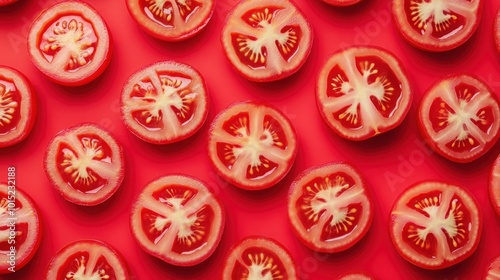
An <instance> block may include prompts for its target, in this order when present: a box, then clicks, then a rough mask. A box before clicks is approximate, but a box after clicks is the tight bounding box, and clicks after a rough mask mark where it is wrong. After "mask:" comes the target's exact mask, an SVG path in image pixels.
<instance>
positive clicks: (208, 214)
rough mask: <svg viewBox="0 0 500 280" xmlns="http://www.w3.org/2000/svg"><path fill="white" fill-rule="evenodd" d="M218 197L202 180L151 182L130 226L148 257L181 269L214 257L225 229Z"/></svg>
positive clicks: (180, 177)
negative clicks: (150, 256) (153, 257)
mask: <svg viewBox="0 0 500 280" xmlns="http://www.w3.org/2000/svg"><path fill="white" fill-rule="evenodd" d="M224 221H225V216H224V212H223V209H222V207H221V205H220V203H219V201H218V200H217V198H216V197H215V196H214V195H213V194H212V193H211V191H210V190H209V189H208V188H207V186H206V185H205V184H204V183H203V182H201V181H199V180H198V179H195V178H192V177H188V176H185V175H168V176H164V177H161V178H158V179H156V180H154V181H152V182H151V183H149V184H148V185H147V186H146V188H145V189H144V190H143V191H142V193H141V194H140V195H139V197H138V199H137V201H136V202H135V204H134V206H133V207H132V215H131V222H130V226H131V228H132V235H133V236H134V238H135V240H136V241H137V243H138V244H139V246H140V247H141V248H142V249H143V250H144V251H146V252H147V253H148V254H150V255H152V256H155V257H157V258H159V259H161V260H163V261H165V262H167V263H170V264H173V265H177V266H192V265H196V264H199V263H201V262H202V261H204V260H206V259H207V258H208V257H210V256H211V255H212V253H213V252H214V250H215V248H216V247H217V245H218V244H219V241H220V239H221V235H222V232H223V230H224Z"/></svg>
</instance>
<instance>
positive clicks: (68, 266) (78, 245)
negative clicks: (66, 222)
mask: <svg viewBox="0 0 500 280" xmlns="http://www.w3.org/2000/svg"><path fill="white" fill-rule="evenodd" d="M127 270H128V269H127V265H126V264H125V262H124V261H123V257H122V256H121V255H120V253H119V252H118V251H116V250H115V249H114V248H113V247H111V245H109V244H107V243H104V242H102V241H99V240H79V241H75V242H72V243H70V244H68V245H66V246H65V247H64V248H62V249H61V250H59V251H58V252H57V253H56V255H55V256H54V257H53V258H52V260H51V261H50V263H49V266H48V269H47V274H46V278H45V279H48V280H53V279H54V280H55V279H75V280H76V279H96V280H97V279H106V280H128V279H130V278H131V277H130V276H129V274H128V271H127Z"/></svg>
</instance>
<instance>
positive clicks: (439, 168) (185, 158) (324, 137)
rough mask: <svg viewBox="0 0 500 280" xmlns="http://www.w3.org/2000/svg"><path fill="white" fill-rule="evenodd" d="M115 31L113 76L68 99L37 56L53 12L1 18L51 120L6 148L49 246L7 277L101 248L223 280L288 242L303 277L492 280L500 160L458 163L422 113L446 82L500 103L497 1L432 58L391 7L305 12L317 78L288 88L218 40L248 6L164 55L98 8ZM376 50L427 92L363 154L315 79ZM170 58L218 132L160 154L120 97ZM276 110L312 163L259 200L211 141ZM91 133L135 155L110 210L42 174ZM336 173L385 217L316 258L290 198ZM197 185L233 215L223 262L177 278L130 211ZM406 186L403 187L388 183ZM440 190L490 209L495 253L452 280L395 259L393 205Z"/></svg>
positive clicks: (4, 154)
mask: <svg viewBox="0 0 500 280" xmlns="http://www.w3.org/2000/svg"><path fill="white" fill-rule="evenodd" d="M88 2H89V3H90V4H91V5H92V6H94V7H95V8H96V9H97V10H98V11H99V12H100V13H101V15H102V16H103V17H104V19H105V20H106V21H107V23H108V26H109V29H110V32H111V34H112V37H113V40H114V47H113V51H114V56H113V58H112V61H111V64H110V65H109V67H108V69H107V70H106V71H105V72H104V73H103V75H102V76H101V77H99V78H98V79H97V80H95V81H94V82H92V83H90V84H88V85H86V86H83V87H78V88H65V87H61V86H59V85H56V84H54V83H51V82H50V81H48V80H47V79H46V78H45V77H44V76H43V75H42V74H41V73H39V72H38V71H37V69H36V68H35V67H34V66H33V64H32V63H31V61H30V59H29V57H28V53H27V51H26V35H27V32H28V26H29V24H30V23H31V22H32V20H33V19H34V17H35V16H36V14H38V13H39V12H40V10H41V9H42V8H44V7H48V6H49V5H51V4H52V3H54V1H51V0H39V1H36V0H32V1H29V0H19V3H17V4H14V5H12V6H8V7H3V8H0V34H1V44H0V64H3V65H8V66H11V67H14V68H16V69H18V70H20V71H21V72H23V73H24V74H26V76H27V77H29V79H30V80H31V82H32V83H33V85H34V88H35V90H36V94H37V96H38V101H39V108H40V110H39V114H38V120H37V123H36V126H35V127H34V129H33V131H32V133H31V135H30V136H29V137H28V138H27V139H26V140H25V141H23V142H22V143H20V144H18V145H15V146H13V147H9V148H4V149H0V181H6V180H7V167H8V166H11V165H13V166H15V167H16V168H17V185H18V187H19V188H21V189H23V190H25V191H27V192H28V193H29V194H30V195H31V197H32V198H33V199H34V200H35V201H36V203H37V204H38V206H39V208H40V212H41V213H40V214H41V215H42V219H43V222H44V226H45V227H44V230H43V235H44V236H43V241H42V244H41V246H40V248H39V250H38V253H37V254H36V255H35V256H34V258H33V259H32V261H31V262H30V263H29V264H28V265H27V266H26V267H25V268H23V269H22V270H20V271H19V272H17V273H16V274H15V275H10V276H1V279H42V278H43V276H42V275H44V271H45V268H46V266H47V264H48V262H49V259H50V258H52V256H53V255H54V254H55V252H56V251H57V250H59V249H60V248H61V247H62V246H64V245H65V244H67V243H69V242H71V241H74V240H77V239H84V238H85V239H88V238H95V239H100V240H103V241H106V242H108V243H110V244H111V245H113V246H114V247H115V248H116V249H117V250H118V251H120V252H121V253H122V254H123V255H124V257H125V259H126V260H127V263H128V265H129V267H130V273H131V274H132V275H133V277H132V278H133V279H218V278H219V275H220V272H221V270H222V265H223V262H224V258H225V256H226V255H227V253H228V250H229V248H230V247H231V246H232V244H234V243H235V242H236V241H237V240H240V239H241V238H244V237H246V236H248V235H255V234H262V235H265V236H269V237H272V238H275V239H277V240H279V241H280V242H281V243H282V244H283V245H284V246H286V247H287V248H288V249H289V250H290V252H291V253H292V255H293V258H294V259H295V261H296V265H297V268H298V270H299V272H300V277H301V279H327V278H329V279H332V278H333V279H334V278H336V277H337V276H338V275H340V274H343V273H346V272H351V271H364V272H367V273H370V274H372V275H374V276H376V277H377V278H379V279H479V278H480V275H482V273H483V270H484V269H485V267H486V264H487V262H488V261H489V260H491V259H492V258H493V257H495V256H496V255H498V254H499V253H500V239H499V238H498V237H499V235H500V218H499V217H497V216H495V213H494V212H493V209H492V207H491V206H490V203H489V200H488V193H487V184H488V182H487V179H488V173H489V169H490V167H491V164H492V163H493V160H494V158H495V157H496V156H497V155H498V154H499V152H500V147H499V145H498V144H497V145H496V146H495V147H494V148H493V149H492V150H491V151H490V152H489V153H488V154H486V155H485V156H483V157H482V158H480V159H479V160H477V161H475V162H473V163H470V164H455V163H452V162H450V161H447V160H446V159H444V158H441V157H440V156H438V155H436V154H433V153H432V152H430V151H428V150H426V148H425V147H424V146H422V145H421V143H422V140H421V137H420V135H419V133H418V131H417V121H416V108H417V106H418V104H419V102H420V100H421V97H422V94H423V92H424V91H425V90H426V89H427V88H428V87H429V86H430V85H431V84H432V83H434V82H435V81H437V80H438V79H440V78H441V77H443V75H445V74H451V73H456V72H467V73H475V74H477V75H479V76H480V77H481V78H483V79H484V80H485V81H486V82H487V83H488V84H489V85H490V86H491V87H492V88H493V89H494V90H495V91H496V92H499V91H500V75H499V69H500V55H499V54H497V53H496V52H495V49H494V44H493V35H492V34H493V19H494V16H495V12H496V10H497V8H498V7H499V6H500V3H499V1H498V0H494V1H484V2H485V3H484V4H485V5H484V10H483V19H482V21H481V24H480V27H479V30H478V31H477V32H476V34H475V35H474V36H473V37H472V38H471V40H469V41H468V42H467V43H466V44H465V45H463V46H461V47H460V48H458V49H456V50H454V51H451V52H448V53H444V54H430V53H426V52H422V51H419V50H416V49H415V48H413V47H411V46H410V45H408V44H407V43H406V42H405V41H403V40H402V38H401V37H400V36H399V34H398V33H397V30H395V27H394V25H393V23H392V19H391V18H390V9H389V5H388V3H389V1H386V0H374V1H369V0H366V1H364V2H365V3H362V4H360V5H357V6H355V7H351V8H342V9H341V8H333V7H329V6H327V5H325V4H323V3H321V2H320V1H319V0H308V1H307V0H297V1H296V3H297V5H298V6H299V7H300V9H301V10H302V11H303V12H304V14H305V15H306V17H307V18H308V19H309V20H310V22H311V23H312V26H313V28H314V35H315V38H314V40H315V41H314V45H313V47H312V52H311V56H310V57H309V59H308V60H307V62H306V64H305V65H304V67H303V68H302V69H301V70H300V71H299V72H298V73H297V74H295V75H294V76H292V77H290V78H288V79H286V80H284V81H281V82H275V83H269V84H256V83H252V82H249V81H247V80H245V79H243V78H242V77H240V76H239V75H238V74H237V73H235V72H234V71H233V70H232V69H231V67H230V66H229V64H228V63H227V61H226V60H225V58H224V56H223V52H222V50H221V44H220V41H219V34H220V31H221V28H222V21H223V19H224V17H225V16H226V14H227V12H228V10H229V9H230V8H231V7H232V6H233V5H234V3H235V2H236V1H232V0H218V2H217V5H216V11H215V14H214V16H213V18H212V20H211V21H210V23H209V24H208V26H207V27H206V29H205V30H203V31H202V32H201V33H200V34H199V35H198V36H196V37H195V38H193V39H191V40H189V41H186V42H181V43H176V44H172V43H165V42H162V41H159V40H156V39H154V38H152V37H149V36H148V35H146V34H145V33H143V32H142V31H141V30H140V29H139V27H138V26H137V25H136V24H135V22H134V21H133V20H132V19H131V18H130V16H129V14H128V12H127V10H126V6H125V1H123V0H121V1H96V0H90V1H88ZM352 44H373V45H377V46H381V47H384V48H386V49H389V50H391V51H392V52H393V53H394V54H395V55H396V56H397V57H399V58H400V59H401V61H402V62H403V65H404V66H405V67H406V69H407V71H408V73H409V79H410V81H411V82H412V85H413V88H414V90H415V99H414V104H413V106H412V108H411V110H410V112H409V115H408V117H407V118H406V120H405V121H404V122H403V124H402V125H401V126H400V127H399V128H397V129H395V130H393V131H391V132H389V133H386V134H383V135H381V136H379V137H376V138H375V139H372V140H368V141H364V142H360V143H354V142H350V141H347V140H343V139H342V138H340V137H338V136H337V135H335V134H334V133H333V132H331V131H330V130H329V128H328V127H327V126H326V125H325V124H324V123H323V121H322V119H321V118H320V115H319V113H318V111H317V108H316V103H315V99H314V88H315V80H316V76H317V74H318V72H319V69H320V67H321V66H322V65H323V63H324V62H325V61H326V59H327V58H328V56H329V55H330V54H331V53H333V52H334V51H336V50H337V49H338V48H339V47H342V46H347V45H352ZM160 60H177V61H179V62H183V63H188V64H190V65H193V66H194V67H195V68H197V69H198V70H199V71H200V72H201V74H202V75H203V76H204V77H205V79H206V81H207V84H208V88H209V93H210V97H211V103H210V113H209V116H208V119H207V123H206V124H205V125H204V126H203V128H202V129H201V131H200V132H199V133H197V134H196V135H194V136H193V137H192V138H190V139H188V140H186V141H184V142H182V143H178V144H173V145H168V146H154V145H150V144H147V143H145V142H143V141H141V140H139V139H138V138H136V137H135V136H134V135H132V134H131V133H130V132H129V131H128V130H127V129H126V128H125V126H124V124H123V123H122V120H121V117H120V114H119V96H120V92H121V87H122V86H123V84H124V83H125V81H126V79H127V77H128V76H129V75H131V74H132V73H133V72H135V71H136V70H138V69H140V68H141V67H143V66H145V65H148V64H150V63H153V62H156V61H160ZM249 99H252V100H264V101H267V102H269V103H272V104H274V105H275V106H277V107H278V108H279V109H281V110H282V111H283V112H284V113H285V114H286V115H287V116H288V117H289V118H290V119H291V121H292V123H293V125H294V126H295V129H296V131H297V133H298V140H299V152H298V155H297V160H296V162H295V165H294V166H293V168H292V170H291V172H290V173H289V175H288V176H287V177H286V178H285V179H284V180H283V181H282V182H281V183H279V184H278V185H276V186H274V187H273V188H271V189H268V190H264V191H259V192H247V191H242V190H239V189H236V188H235V187H232V186H230V185H228V184H226V183H225V182H224V181H223V180H222V179H220V178H219V177H218V176H217V175H216V174H215V173H214V172H213V171H212V170H211V167H210V165H209V161H208V158H207V147H206V144H207V130H208V126H209V124H210V122H211V121H212V120H213V118H214V116H215V114H217V113H218V112H219V111H220V110H222V109H223V108H225V107H227V106H228V105H229V104H231V103H233V102H236V101H243V100H249ZM79 122H95V123H98V124H101V125H103V126H105V127H106V128H108V129H109V130H110V131H111V132H112V133H113V134H114V135H115V136H116V137H117V139H118V140H119V142H120V143H122V145H123V147H124V149H125V155H126V174H125V180H124V183H123V185H122V186H121V188H120V190H119V191H118V192H117V193H116V194H115V195H114V196H113V197H112V198H111V199H110V200H109V201H107V202H106V203H104V204H103V205H100V206H97V207H90V208H84V207H78V206H75V205H72V204H71V203H69V202H66V201H65V200H64V199H63V198H62V197H61V196H60V195H59V194H58V193H57V192H56V191H55V190H54V189H53V187H52V186H51V185H50V184H49V181H48V180H47V178H46V176H45V173H44V171H43V164H42V161H43V153H44V151H45V149H46V147H47V144H48V141H49V140H50V138H51V137H53V135H54V134H56V133H57V132H58V131H60V130H62V129H65V128H67V127H70V126H73V125H74V124H76V123H79ZM333 161H349V162H351V163H352V164H353V165H354V166H355V167H357V168H358V169H359V170H361V172H362V175H363V176H364V177H365V179H366V182H367V184H368V185H369V188H370V189H371V191H372V193H373V196H374V198H375V208H374V209H375V216H374V221H373V224H372V226H371V229H370V231H369V232H368V234H367V236H366V237H365V238H364V239H363V240H362V241H361V242H360V243H359V244H357V245H356V246H355V247H353V248H351V249H350V250H348V251H345V252H342V253H337V254H331V255H325V254H316V253H314V252H313V251H311V250H309V249H307V248H306V247H305V246H303V245H302V244H301V243H300V241H299V240H298V239H297V238H296V237H295V236H294V235H293V233H292V231H291V228H290V225H289V223H288V221H287V214H286V196H287V191H288V186H289V184H290V182H291V181H292V180H293V178H294V177H295V176H296V175H297V174H298V173H300V172H301V171H302V170H304V169H306V168H309V167H312V166H315V165H319V164H323V163H327V162H333ZM178 172H181V173H186V174H190V175H193V176H196V177H198V178H200V179H202V180H204V181H206V182H207V183H208V184H209V185H210V186H211V187H212V188H213V189H214V191H215V192H216V193H217V194H218V195H219V197H220V199H221V201H222V202H223V205H224V207H225V209H226V210H227V211H226V215H227V217H226V229H225V231H224V234H223V237H222V241H221V243H220V245H219V247H218V249H217V250H216V251H215V253H214V255H213V256H212V257H211V258H209V259H208V260H207V261H205V262H204V263H202V264H200V265H197V266H195V267H193V268H178V267H174V266H171V265H168V264H165V263H163V262H162V261H159V260H156V259H155V258H153V257H150V256H149V255H147V254H146V253H144V252H143V251H142V250H141V249H140V248H139V247H138V246H137V245H136V244H135V242H134V240H133V239H132V236H131V234H130V230H129V215H130V208H131V204H132V202H133V201H134V199H135V197H136V196H137V195H138V193H139V192H140V191H141V189H142V188H143V186H145V184H146V183H147V182H149V181H151V180H152V179H153V178H155V177H157V176H160V175H164V174H168V173H178ZM390 175H393V176H398V177H397V178H398V180H397V181H391V180H388V176H390ZM428 179H439V180H446V181H450V182H453V183H456V184H460V185H463V186H465V187H466V188H468V189H469V190H470V191H471V192H472V193H473V194H474V196H475V197H476V198H477V200H478V201H479V203H480V205H481V210H482V212H483V218H484V220H483V221H484V230H483V234H482V241H481V242H480V244H479V247H478V249H477V251H476V252H475V253H474V254H473V255H472V256H471V257H470V258H469V259H467V260H466V261H464V262H462V263H461V264H458V265H456V266H454V267H452V268H449V269H445V270H442V271H426V270H423V269H420V268H417V267H415V266H413V265H411V264H409V263H408V262H406V261H405V260H403V259H402V258H401V257H400V256H399V255H398V254H397V252H396V251H395V250H394V248H393V246H392V244H391V241H390V239H389V235H388V229H387V223H388V216H389V212H390V209H391V207H392V204H393V201H394V199H395V198H396V197H397V195H399V194H400V193H401V192H402V191H403V190H404V189H405V188H406V187H407V186H409V185H411V184H413V183H415V182H418V181H422V180H428Z"/></svg>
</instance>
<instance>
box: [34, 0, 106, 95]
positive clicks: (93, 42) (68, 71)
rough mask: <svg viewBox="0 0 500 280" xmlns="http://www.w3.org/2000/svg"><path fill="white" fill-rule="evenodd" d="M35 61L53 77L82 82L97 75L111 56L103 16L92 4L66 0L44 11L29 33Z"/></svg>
mask: <svg viewBox="0 0 500 280" xmlns="http://www.w3.org/2000/svg"><path fill="white" fill-rule="evenodd" d="M28 52H29V54H30V57H31V60H32V62H33V64H34V65H35V66H36V67H37V68H38V70H40V71H41V72H42V73H43V74H45V75H46V76H47V77H48V78H49V79H50V80H52V81H54V82H56V83H59V84H62V85H66V86H79V85H83V84H86V83H89V82H90V81H92V80H94V79H95V78H97V77H98V76H99V75H100V74H101V73H102V72H103V71H104V70H105V69H106V67H107V66H108V64H109V61H110V58H111V38H110V34H109V32H108V28H107V26H106V23H105V22H104V19H103V18H102V17H101V16H100V15H99V13H98V12H97V11H96V10H95V9H94V8H92V7H91V6H90V5H88V4H86V3H84V2H80V1H65V2H62V3H58V4H55V5H54V6H52V7H50V8H48V9H46V10H44V11H42V12H41V13H40V14H39V15H38V16H37V17H36V19H35V20H34V22H33V24H32V25H31V27H30V30H29V35H28Z"/></svg>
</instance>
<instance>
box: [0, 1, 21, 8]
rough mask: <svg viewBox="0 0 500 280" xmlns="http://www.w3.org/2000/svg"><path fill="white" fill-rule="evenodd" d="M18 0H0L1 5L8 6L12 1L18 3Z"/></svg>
mask: <svg viewBox="0 0 500 280" xmlns="http://www.w3.org/2000/svg"><path fill="white" fill-rule="evenodd" d="M17 1H18V0H0V7H1V6H7V5H9V4H12V3H16V2H17Z"/></svg>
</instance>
